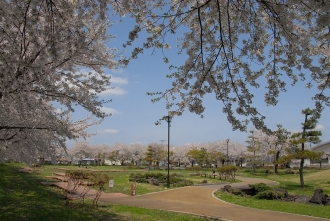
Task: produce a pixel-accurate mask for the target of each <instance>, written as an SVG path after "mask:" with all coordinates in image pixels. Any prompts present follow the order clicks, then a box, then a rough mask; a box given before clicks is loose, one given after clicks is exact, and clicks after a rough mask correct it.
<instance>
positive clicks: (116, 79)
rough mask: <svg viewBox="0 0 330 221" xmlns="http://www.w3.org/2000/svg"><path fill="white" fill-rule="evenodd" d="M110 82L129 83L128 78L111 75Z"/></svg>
mask: <svg viewBox="0 0 330 221" xmlns="http://www.w3.org/2000/svg"><path fill="white" fill-rule="evenodd" d="M110 82H111V83H113V84H128V79H127V78H120V77H114V76H111V79H110Z"/></svg>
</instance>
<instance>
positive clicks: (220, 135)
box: [68, 22, 330, 147]
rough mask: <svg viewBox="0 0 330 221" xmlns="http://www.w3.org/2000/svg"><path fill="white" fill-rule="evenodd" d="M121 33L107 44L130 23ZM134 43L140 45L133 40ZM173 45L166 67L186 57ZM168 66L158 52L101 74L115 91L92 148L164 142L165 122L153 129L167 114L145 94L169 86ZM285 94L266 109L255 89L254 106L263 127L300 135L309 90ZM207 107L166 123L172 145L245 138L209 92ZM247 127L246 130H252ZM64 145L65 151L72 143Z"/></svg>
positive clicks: (322, 125) (323, 125) (325, 129)
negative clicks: (262, 117)
mask: <svg viewBox="0 0 330 221" xmlns="http://www.w3.org/2000/svg"><path fill="white" fill-rule="evenodd" d="M119 27H120V29H118V28H115V29H113V30H110V31H111V33H112V34H116V35H117V36H118V38H117V39H116V40H112V41H111V42H110V44H109V46H119V47H120V45H122V43H123V42H125V41H126V40H127V38H128V30H130V28H131V27H132V23H130V22H124V23H123V24H120V26H119ZM138 43H139V42H138ZM171 43H173V44H172V45H171V46H172V47H173V48H172V49H170V50H166V51H165V53H166V56H167V57H168V58H169V59H170V62H169V63H170V64H171V63H175V64H180V63H183V62H184V59H185V55H177V53H176V48H175V42H174V41H173V39H172V40H171ZM168 66H169V64H165V63H164V62H163V53H162V51H160V50H159V51H155V52H153V51H151V50H148V51H145V52H144V54H142V55H140V56H139V58H138V59H137V60H133V61H131V63H130V64H129V66H128V67H127V68H125V69H118V70H106V73H107V74H110V75H111V76H112V79H113V80H112V86H113V87H114V90H112V91H110V93H108V94H104V95H101V96H100V97H101V98H102V99H112V100H113V101H112V102H111V103H108V104H106V105H105V109H104V110H105V111H111V112H112V114H113V115H112V116H111V117H108V118H106V119H105V120H104V121H103V122H102V124H100V125H97V126H93V127H91V128H90V129H89V131H90V132H96V131H97V132H98V135H96V136H93V137H91V138H89V139H88V140H87V141H88V142H90V143H91V144H108V145H111V144H114V143H117V142H120V143H136V142H140V143H142V144H148V143H152V142H160V140H167V123H166V122H164V123H162V124H161V125H158V126H156V125H155V122H156V121H157V120H158V119H160V118H162V117H163V116H165V115H167V110H166V108H165V101H160V102H157V103H154V104H153V103H152V102H151V99H152V97H150V96H147V94H146V93H147V92H156V91H164V90H165V89H166V88H169V87H170V85H171V81H170V79H167V78H166V75H167V74H170V73H171V71H170V70H169V68H168ZM287 89H288V92H286V93H282V94H281V95H280V97H279V103H278V105H276V106H275V107H274V106H266V105H265V104H264V102H263V91H262V89H261V90H256V91H255V92H256V93H255V94H254V95H255V99H254V106H256V107H257V108H259V111H260V112H261V113H263V114H264V115H266V123H267V125H268V126H269V127H270V128H271V129H275V128H276V125H277V124H282V125H283V126H284V128H286V129H288V130H289V131H300V129H301V123H302V121H303V120H304V116H303V115H302V114H301V111H302V110H303V109H305V108H307V107H313V105H314V102H313V101H312V100H311V97H312V95H313V89H306V88H305V86H304V83H298V84H297V85H296V86H294V87H291V86H290V83H288V84H287ZM204 105H205V107H206V109H205V112H204V114H203V115H204V118H203V119H202V118H201V117H200V116H198V115H195V114H192V113H189V112H188V111H186V112H185V113H184V114H183V115H182V116H179V117H175V118H174V119H173V120H172V123H171V125H172V126H171V144H173V145H176V146H180V145H183V144H186V143H193V142H212V141H216V140H223V139H227V138H229V139H231V140H236V141H239V142H242V143H244V142H245V141H246V140H247V136H248V134H247V133H245V132H240V131H232V129H231V125H230V124H229V123H228V122H227V118H226V115H225V114H223V113H222V103H221V102H219V101H217V100H216V99H215V98H214V96H213V94H210V95H207V96H205V98H204ZM328 113H329V109H328V108H326V109H325V110H324V112H323V116H322V118H321V119H320V120H319V125H318V129H320V130H322V133H323V136H322V138H321V139H322V141H323V142H325V141H328V140H329V138H328V137H329V135H330V130H329V126H328V122H329V118H330V116H329V114H328ZM87 114H88V113H86V112H85V111H83V110H82V109H81V108H77V110H76V112H75V117H80V118H82V117H86V116H87ZM251 128H252V125H250V127H249V128H248V130H249V129H251ZM73 143H74V142H73V141H69V142H68V147H71V146H72V145H73Z"/></svg>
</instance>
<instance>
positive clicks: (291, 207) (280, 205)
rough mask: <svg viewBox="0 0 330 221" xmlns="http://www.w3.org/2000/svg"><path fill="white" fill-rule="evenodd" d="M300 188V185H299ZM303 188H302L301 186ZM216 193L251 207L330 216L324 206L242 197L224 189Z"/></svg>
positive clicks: (227, 199) (218, 195) (323, 216)
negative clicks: (228, 192)
mask: <svg viewBox="0 0 330 221" xmlns="http://www.w3.org/2000/svg"><path fill="white" fill-rule="evenodd" d="M298 188H299V187H298ZM299 189H301V188H299ZM214 195H215V196H216V197H218V198H220V199H221V200H224V201H226V202H230V203H233V204H236V205H241V206H245V207H249V208H257V209H263V210H271V211H279V212H286V213H293V214H300V215H306V216H313V217H322V218H326V219H327V218H328V217H330V210H328V209H325V207H322V206H316V205H310V204H301V203H292V202H281V201H278V200H276V201H275V200H263V199H258V198H255V197H241V196H235V195H233V194H227V193H224V192H223V191H216V192H215V193H214Z"/></svg>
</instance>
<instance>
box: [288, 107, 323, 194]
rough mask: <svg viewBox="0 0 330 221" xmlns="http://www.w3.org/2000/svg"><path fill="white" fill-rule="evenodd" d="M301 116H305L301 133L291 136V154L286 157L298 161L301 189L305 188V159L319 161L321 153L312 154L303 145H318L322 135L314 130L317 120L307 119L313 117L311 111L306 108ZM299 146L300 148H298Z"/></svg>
mask: <svg viewBox="0 0 330 221" xmlns="http://www.w3.org/2000/svg"><path fill="white" fill-rule="evenodd" d="M302 114H304V115H305V121H304V123H302V126H303V127H302V132H299V133H294V134H293V135H292V136H291V141H290V143H291V144H292V146H293V151H292V153H291V154H289V155H288V156H287V158H289V159H300V166H299V177H300V185H301V187H302V188H304V187H305V183H304V175H303V169H304V163H305V159H319V158H320V157H321V154H322V153H316V152H312V151H310V150H305V143H306V142H309V143H313V144H317V143H320V142H321V140H320V138H319V137H320V136H321V135H322V132H321V131H317V130H314V129H315V127H316V124H317V120H316V119H315V118H313V117H311V118H309V116H311V115H313V110H311V109H309V108H307V109H305V110H303V111H302ZM299 146H300V147H301V148H299Z"/></svg>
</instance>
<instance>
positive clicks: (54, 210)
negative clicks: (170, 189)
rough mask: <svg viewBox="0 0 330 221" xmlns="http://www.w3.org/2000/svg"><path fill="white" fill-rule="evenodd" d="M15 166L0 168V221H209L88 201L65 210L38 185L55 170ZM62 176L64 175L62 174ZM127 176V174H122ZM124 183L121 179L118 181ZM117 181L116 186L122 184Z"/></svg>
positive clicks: (58, 197) (54, 194) (55, 194)
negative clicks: (23, 170) (24, 169)
mask: <svg viewBox="0 0 330 221" xmlns="http://www.w3.org/2000/svg"><path fill="white" fill-rule="evenodd" d="M17 166H24V165H23V164H20V165H19V164H0V220H1V221H2V220H3V221H18V220H19V221H31V220H34V221H39V220H42V221H46V220H56V221H58V220H63V221H71V220H72V221H77V220H79V221H85V220H86V221H93V220H107V221H108V220H123V221H126V220H127V221H131V220H141V221H154V220H159V221H165V220H166V221H167V220H169V221H181V220H186V221H190V220H193V221H206V220H208V219H206V218H201V217H196V216H191V215H186V214H180V213H174V212H167V211H161V210H154V209H144V208H138V207H130V206H122V205H105V204H102V203H101V204H100V206H99V207H98V208H95V207H92V206H91V200H88V201H87V203H86V204H85V205H82V203H81V202H80V201H73V202H72V203H71V204H70V205H69V206H65V205H64V204H65V200H64V198H63V195H62V194H61V191H59V190H58V189H56V188H54V187H53V188H50V187H44V186H42V185H41V184H40V181H42V180H45V178H44V177H45V175H51V173H53V172H55V171H61V170H58V169H52V168H53V167H42V168H38V169H39V170H38V172H33V173H30V174H28V173H20V172H17V171H16V169H18V167H17ZM61 172H63V171H61ZM123 175H124V176H126V172H123ZM120 179H124V178H120ZM120 179H118V180H117V181H116V182H117V183H120V182H124V181H120Z"/></svg>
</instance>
